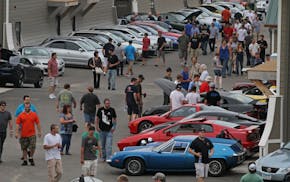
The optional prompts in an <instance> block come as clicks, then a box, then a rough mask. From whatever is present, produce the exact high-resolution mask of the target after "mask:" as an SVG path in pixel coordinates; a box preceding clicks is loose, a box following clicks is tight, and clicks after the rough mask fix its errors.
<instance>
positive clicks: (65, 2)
mask: <svg viewBox="0 0 290 182" xmlns="http://www.w3.org/2000/svg"><path fill="white" fill-rule="evenodd" d="M78 4H79V0H47V6H48V7H50V8H54V9H53V11H52V12H51V13H50V15H49V17H50V18H54V17H55V16H57V15H59V16H60V17H62V18H63V17H64V16H66V15H67V13H68V11H69V9H70V8H71V7H74V6H77V5H78Z"/></svg>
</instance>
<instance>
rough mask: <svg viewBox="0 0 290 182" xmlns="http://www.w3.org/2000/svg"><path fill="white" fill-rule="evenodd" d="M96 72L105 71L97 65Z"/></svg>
mask: <svg viewBox="0 0 290 182" xmlns="http://www.w3.org/2000/svg"><path fill="white" fill-rule="evenodd" d="M95 72H96V73H97V74H101V73H104V72H103V70H102V68H100V67H95Z"/></svg>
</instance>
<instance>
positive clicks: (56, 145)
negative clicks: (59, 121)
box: [43, 124, 62, 182]
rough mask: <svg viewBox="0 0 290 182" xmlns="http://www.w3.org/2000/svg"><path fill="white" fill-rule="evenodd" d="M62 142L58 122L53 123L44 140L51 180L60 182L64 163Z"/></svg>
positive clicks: (50, 181)
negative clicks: (62, 161)
mask: <svg viewBox="0 0 290 182" xmlns="http://www.w3.org/2000/svg"><path fill="white" fill-rule="evenodd" d="M61 143H62V141H61V136H60V135H59V134H58V126H57V125H56V124H52V125H51V126H50V133H48V134H46V135H45V137H44V141H43V149H44V150H45V160H46V161H47V168H48V178H49V180H48V181H49V182H58V181H60V179H61V176H62V163H61V155H60V148H61Z"/></svg>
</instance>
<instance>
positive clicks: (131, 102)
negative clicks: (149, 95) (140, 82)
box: [125, 85, 138, 105]
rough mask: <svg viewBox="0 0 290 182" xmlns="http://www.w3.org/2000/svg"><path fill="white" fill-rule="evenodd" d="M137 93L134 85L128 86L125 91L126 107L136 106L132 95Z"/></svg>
mask: <svg viewBox="0 0 290 182" xmlns="http://www.w3.org/2000/svg"><path fill="white" fill-rule="evenodd" d="M137 92H138V90H137V87H136V86H135V85H128V86H127V87H126V89H125V94H126V102H127V105H136V100H135V97H134V94H136V93H137Z"/></svg>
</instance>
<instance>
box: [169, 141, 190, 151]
mask: <svg viewBox="0 0 290 182" xmlns="http://www.w3.org/2000/svg"><path fill="white" fill-rule="evenodd" d="M188 144H189V143H188V142H175V143H174V145H173V148H172V151H171V152H172V153H184V152H185V150H186V148H187V146H188Z"/></svg>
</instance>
